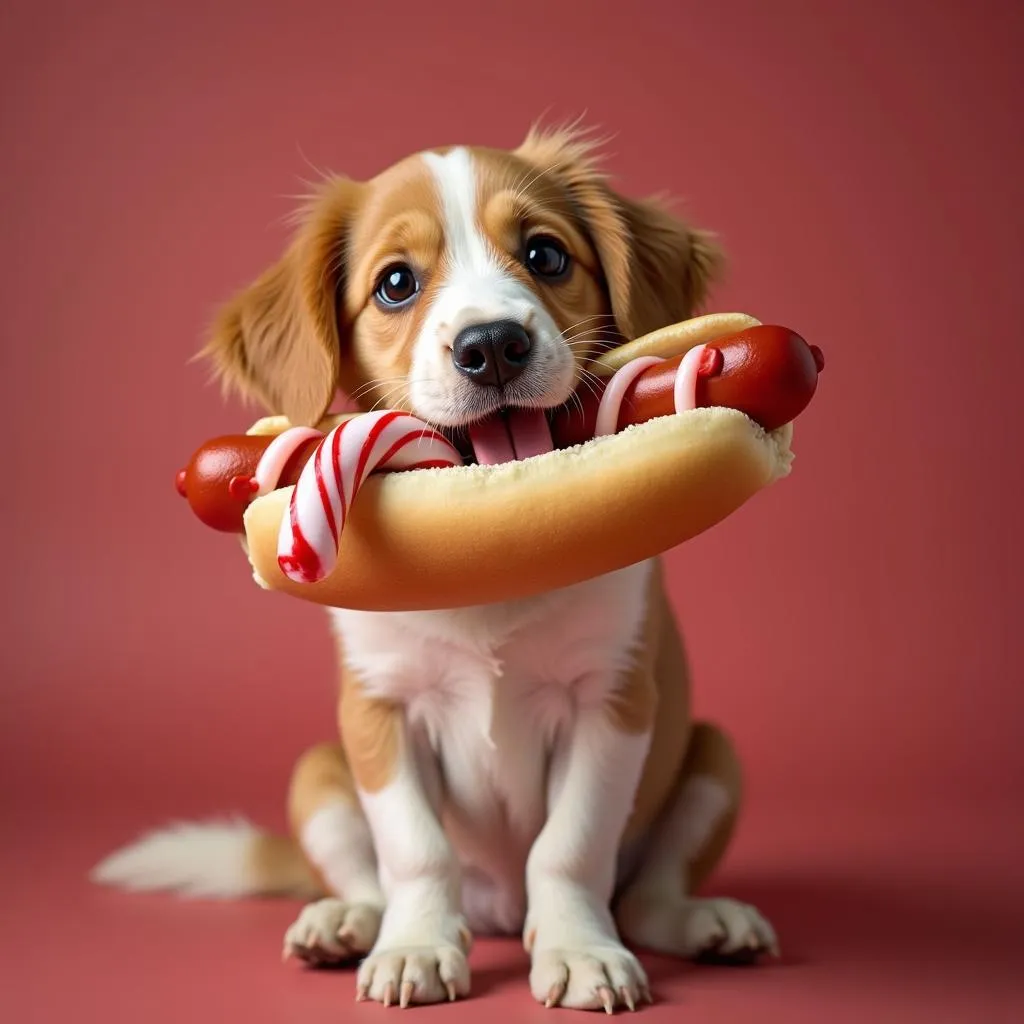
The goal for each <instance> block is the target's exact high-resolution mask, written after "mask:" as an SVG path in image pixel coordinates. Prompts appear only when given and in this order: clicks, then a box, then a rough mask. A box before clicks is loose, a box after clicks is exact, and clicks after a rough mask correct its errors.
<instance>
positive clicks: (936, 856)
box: [0, 0, 1024, 1024]
mask: <svg viewBox="0 0 1024 1024" xmlns="http://www.w3.org/2000/svg"><path fill="white" fill-rule="evenodd" d="M1022 10H1024V8H1022V7H1021V5H1020V4H1014V3H1010V2H1006V3H998V2H988V3H978V2H972V3H968V2H958V3H954V2H947V3H941V4H935V3H926V2H897V3H859V4H847V3H838V2H831V3H829V2H824V0H822V2H818V3H813V2H806V3H795V2H789V0H786V2H775V3H772V4H765V3H755V2H753V0H751V2H746V3H743V2H735V0H727V2H720V3H714V4H710V3H703V4H698V3H680V2H675V3H672V2H664V3H655V2H642V0H632V2H630V3H628V4H605V3H596V2H591V3H582V2H561V3H545V4H542V5H538V4H531V3H519V4H515V5H512V4H501V5H498V4H495V5H493V7H491V8H490V9H487V5H485V4H481V3H470V2H467V0H437V2H434V3H429V4H427V3H413V4H407V3H400V2H397V0H396V2H393V3H388V4H378V3H370V2H367V3H363V4H355V3H343V2H338V0H333V2H324V3H294V4H284V3H279V4H273V3H249V4H243V3H226V2H221V3H212V2H208V3H202V4H200V3H178V4H170V3H162V4H157V3H151V4H138V3H127V2H122V3H117V2H112V0H103V2H98V0H97V2H93V3H89V4H77V3H70V2H67V3H42V2H40V3H37V4H28V3H24V2H23V3H20V4H15V5H13V6H12V5H7V7H6V9H5V12H4V13H3V14H2V15H0V54H2V58H3V59H2V63H0V68H2V70H0V91H2V96H3V100H2V140H3V161H2V170H0V186H2V192H3V203H4V214H3V229H2V240H3V256H2V270H3V273H2V277H0V288H2V309H3V338H2V347H0V358H2V365H0V380H2V386H3V389H4V395H3V400H2V402H0V409H2V416H3V423H2V429H3V436H4V437H6V438H7V439H8V450H7V455H6V467H7V489H6V500H5V501H4V503H3V507H2V513H0V515H2V527H3V534H4V536H5V537H6V538H7V569H6V572H5V574H4V578H5V591H6V593H5V599H4V615H3V628H4V633H5V636H4V640H3V647H2V650H3V660H2V673H3V679H4V691H3V699H2V705H0V716H2V717H0V729H2V735H0V760H2V764H0V768H2V772H3V774H2V778H3V780H4V787H3V808H2V810H3V821H4V825H3V836H4V838H3V847H2V850H0V868H2V869H3V873H2V875H0V885H2V886H3V887H4V891H3V897H2V899H3V902H2V903H0V942H2V943H3V949H2V956H0V980H3V981H4V984H3V989H4V990H5V992H6V994H7V998H8V999H11V998H12V993H13V999H14V1005H15V1007H16V1008H17V1009H18V1011H19V1012H18V1013H16V1014H15V1016H16V1017H17V1019H18V1020H20V1021H26V1020H40V1021H49V1020H54V1019H57V1015H58V1013H60V1012H67V1011H71V1010H73V1011H74V1013H75V1015H76V1017H77V1019H79V1020H81V1019H104V1020H121V1019H125V1020H128V1019H139V1018H138V1016H137V1015H141V1014H145V1015H146V1019H148V1020H149V1021H161V1020H179V1019H182V1018H183V1017H185V1016H192V1017H195V1018H196V1019H201V1020H203V1019H209V1020H221V1019H243V1018H245V1019H247V1020H249V1021H251V1022H254V1021H263V1020H289V1021H290V1020H298V1019H302V1020H304V1021H305V1022H306V1024H309V1022H311V1021H315V1020H321V1019H322V1020H331V1021H334V1020H337V1019H339V1018H340V1017H342V1016H343V1014H344V1013H345V1012H351V1013H352V1015H353V1018H357V1017H358V1018H359V1019H362V1018H363V1017H364V1016H365V1018H366V1019H370V1016H371V1015H372V1014H374V1013H377V1012H378V1011H377V1009H376V1008H360V1010H359V1012H358V1013H356V1012H355V1008H352V1010H351V1011H349V1010H348V1008H349V1004H350V1000H351V996H352V991H353V986H352V980H351V977H349V976H348V975H343V976H340V977H339V976H337V975H317V976H312V977H311V976H308V975H303V973H302V972H299V971H297V970H294V969H290V968H284V967H278V966H275V957H276V955H277V951H278V948H279V945H278V943H279V939H280V933H281V932H282V931H283V928H284V926H285V925H286V924H287V923H288V920H289V919H290V917H291V915H292V913H293V907H291V906H289V905H287V904H283V903H253V904H242V905H239V906H233V907H231V906H203V905H184V906H182V905H180V904H177V903H175V902H173V901H171V900H168V899H165V898H163V897H154V898H141V897H138V898H130V897H124V896H121V895H118V894H113V893H109V892H105V891H99V890H94V889H92V888H90V887H89V886H87V885H85V884H84V883H83V882H82V878H83V876H84V873H85V871H86V870H87V869H88V867H89V866H90V865H91V864H92V863H93V862H94V861H95V860H96V859H97V858H98V857H99V856H101V855H102V854H103V853H105V852H107V851H108V850H109V849H111V848H112V847H113V846H114V845H115V844H118V843H121V842H123V841H124V840H125V839H126V838H128V837H130V836H131V835H132V834H133V833H135V832H136V831H138V830H140V829H142V828H144V827H147V826H150V825H153V824H156V823H159V822H161V821H163V820H165V819H166V818H167V817H169V816H173V817H194V816H198V815H202V814H207V813H212V812H217V811H225V810H236V809H237V810H242V811H245V812H247V813H250V814H252V815H253V816H254V817H256V818H257V819H258V820H260V821H263V822H266V823H268V824H271V825H279V824H280V823H281V819H282V811H281V804H282V800H283V791H284V786H285V784H286V780H287V774H288V771H289V768H290V765H291V763H292V761H293V759H294V758H295V756H296V755H297V753H298V752H299V751H300V750H301V749H302V748H303V747H304V746H306V745H307V744H308V743H309V742H311V741H312V740H315V739H318V738H321V737H324V736H329V735H330V734H331V732H332V728H333V725H332V723H333V708H332V694H333V686H334V682H333V678H332V666H331V651H330V645H329V642H328V637H327V633H326V631H325V629H324V624H323V621H322V617H321V615H320V613H319V612H318V611H317V610H316V609H315V608H314V607H312V606H306V605H303V604H301V603H298V602H289V601H287V600H286V599H284V598H279V597H274V596H269V595H266V594H264V593H262V592H261V591H259V590H258V589H257V588H256V587H255V586H254V585H253V584H252V583H251V581H250V579H249V575H248V571H247V566H246V564H245V562H244V560H243V558H242V557H241V555H240V554H239V552H238V550H237V549H236V547H235V545H234V543H233V542H231V541H230V540H226V539H225V538H223V537H219V536H217V535H215V534H213V533H210V532H209V531H206V530H205V529H203V528H202V527H201V526H200V525H199V524H198V523H197V522H196V521H195V520H193V519H192V518H191V516H190V515H189V514H188V512H187V510H186V508H185V507H184V505H183V503H181V502H180V500H179V499H178V498H177V497H176V496H175V494H174V492H173V490H172V478H173V475H174V471H175V470H176V469H177V468H178V466H179V465H180V464H181V463H182V462H183V460H184V459H185V458H186V457H187V456H188V454H189V453H191V451H192V450H193V448H194V447H195V446H196V444H197V443H199V442H201V441H202V440H203V439H204V438H206V437H208V436H210V435H213V434H216V433H221V432H226V431H232V430H236V429H239V428H241V427H243V426H244V425H246V424H247V423H248V422H249V421H250V420H251V419H252V418H254V416H255V412H253V411H251V410H243V409H241V408H239V407H237V406H236V407H227V406H225V405H223V404H222V403H221V401H220V398H219V395H218V392H217V390H216V389H215V388H213V387H210V386H207V384H206V370H205V368H203V367H200V366H197V365H195V364H192V365H190V364H189V363H188V360H189V357H190V356H191V355H192V353H193V352H194V351H195V349H196V348H197V346H198V344H199V342H200V337H201V332H202V329H203V327H204V325H205V323H206V322H207V320H208V318H209V317H210V315H211V314H212V312H213V311H214V309H215V308H216V306H217V304H218V303H219V302H220V301H221V300H223V299H224V298H225V297H226V296H227V295H228V294H229V293H230V292H231V291H232V290H233V289H234V288H235V287H236V286H238V285H240V284H243V283H245V282H247V281H248V280H250V279H251V278H252V277H254V276H255V275H256V274H257V273H258V272H259V271H260V270H261V269H262V268H263V267H264V266H265V265H266V264H268V263H269V262H270V261H271V260H272V259H274V258H275V257H276V255H277V254H278V253H279V251H280V250H281V248H282V246H283V244H284V241H285V237H286V230H285V226H284V223H283V221H284V218H285V217H286V215H287V214H288V213H289V212H290V210H291V209H292V202H291V200H290V199H289V198H288V197H289V196H291V195H295V194H297V193H299V192H300V191H302V183H301V181H300V179H302V178H307V179H308V178H310V177H312V176H314V174H315V172H314V170H313V167H316V168H329V169H332V170H337V171H343V172H346V173H348V174H351V175H354V176H368V175H370V174H372V173H374V172H375V171H377V170H379V169H381V168H382V167H383V166H385V165H386V164H388V163H390V162H391V161H393V160H395V159H397V158H399V157H401V156H403V155H405V154H407V153H408V152H411V151H413V150H416V149H419V148H422V147H426V146H432V145H438V144H444V143H451V142H475V143H481V144H491V145H497V146H513V145H515V144H516V143H517V142H518V141H519V140H520V138H521V136H522V135H523V133H524V132H525V130H526V128H527V126H528V124H529V123H530V121H531V120H532V119H534V118H535V117H536V116H538V115H539V114H541V113H545V112H547V113H548V115H549V116H550V117H552V118H562V117H566V116H574V115H576V114H579V113H581V112H585V113H586V115H587V120H588V121H589V122H591V123H594V124H597V125H599V126H601V127H602V128H604V129H607V130H609V131H612V132H614V133H615V135H616V137H615V140H614V142H613V143H612V145H611V147H610V167H611V169H612V170H613V171H614V172H615V173H616V175H617V176H618V177H619V179H620V183H621V187H622V188H623V189H624V190H625V191H627V192H629V193H631V194H644V193H649V192H657V191H661V190H668V191H670V192H672V193H674V194H676V195H677V196H679V197H680V198H681V199H683V200H684V201H685V202H686V204H687V208H688V210H689V212H690V214H691V216H692V217H693V219H694V220H695V221H696V222H698V223H699V224H701V225H702V226H705V227H710V228H713V229H715V230H717V231H719V232H720V233H721V235H722V238H723V241H724V244H725V246H726V248H727V250H728V252H729V255H730V257H731V260H732V270H731V274H730V277H729V279H728V281H727V282H726V283H725V285H724V286H723V287H721V288H720V289H719V290H718V292H717V293H716V294H715V296H714V297H713V300H712V304H711V308H714V309H743V310H747V311H750V312H752V313H754V314H755V315H757V316H758V317H759V318H761V319H762V320H766V321H775V322H781V323H784V324H786V325H789V326H791V327H793V328H795V329H796V330H798V331H800V332H801V333H802V334H804V336H805V337H807V338H808V340H810V341H813V342H816V343H817V344H819V345H821V346H822V348H823V349H824V351H825V354H826V357H827V360H828V366H827V369H826V373H825V375H824V376H823V378H822V382H821V387H820V390H819V394H818V398H817V399H816V401H815V403H814V405H813V406H812V407H811V409H810V410H809V411H808V412H807V414H806V415H805V416H804V417H803V419H802V421H801V423H800V424H799V426H798V429H797V432H796V441H795V448H796V451H797V462H796V465H795V469H794V474H793V476H792V477H791V478H790V479H789V480H787V481H786V482H784V483H782V484H780V485H779V486H777V487H775V488H773V489H771V490H770V491H768V492H766V493H764V494H762V495H760V496H759V497H757V498H756V499H755V500H754V501H752V502H751V503H750V504H749V505H748V506H747V507H745V508H744V509H742V510H741V511H740V512H739V513H737V514H736V515H735V516H734V517H732V518H731V519H730V520H728V521H727V522H726V523H724V524H723V525H721V526H720V527H718V528H717V529H715V530H714V531H712V532H710V533H709V534H707V535H705V536H703V537H701V538H699V539H697V540H696V541H694V542H692V543H690V544H688V545H686V546H685V547H684V548H683V549H681V550H678V551H676V552H673V553H672V554H671V555H670V557H669V559H668V562H669V565H670V569H671V583H672V593H673V597H674V599H675V602H676V605H677V607H678V609H679V611H680V614H681V615H682V617H683V622H684V625H685V628H686V631H687V635H688V639H689V644H690V648H691V651H692V655H693V659H694V662H695V665H696V670H697V674H698V680H699V683H698V691H697V706H698V711H699V712H700V713H701V714H706V715H712V716H714V717H715V718H717V719H719V720H720V721H722V722H723V723H725V724H726V725H727V726H728V727H729V728H730V729H731V731H732V732H733V733H734V735H735V736H736V738H737V740H738V742H739V744H740V746H741V748H742V753H743V756H744V759H745V762H746V765H747V771H748V776H749V788H750V809H749V815H748V817H747V819H746V821H745V824H744V826H743V828H742V829H741V831H740V834H739V836H738V839H737V843H736V846H735V848H734V849H733V851H732V853H731V855H730V859H729V861H728V862H727V864H726V865H725V866H724V868H723V871H722V873H721V875H720V877H719V878H718V879H716V887H717V888H721V889H726V890H729V891H731V892H735V891H739V892H740V893H741V894H745V895H746V896H747V897H748V898H752V899H756V900H757V901H758V902H759V903H760V904H761V905H762V908H763V909H764V910H765V911H766V912H767V913H768V914H769V915H771V916H773V917H774V919H775V920H776V923H778V924H779V926H780V928H781V930H782V938H783V947H784V950H786V951H787V959H786V961H785V963H784V964H783V965H782V966H781V967H775V968H767V967H766V968H765V969H764V970H761V971H756V972H743V971H741V972H731V973H729V972H727V973H723V972H721V971H717V972H715V971H706V970H684V971H683V972H682V973H681V974H680V971H679V968H678V967H677V966H675V965H672V964H665V963H663V964H661V965H660V966H658V962H657V961H656V960H654V959H652V960H650V961H649V962H650V963H651V964H652V971H654V973H655V977H656V987H657V988H659V990H660V994H661V997H662V1002H663V1007H662V1010H660V1011H659V1010H655V1011H652V1012H651V1014H650V1015H651V1016H654V1015H656V1014H657V1013H658V1012H662V1013H665V1014H666V1016H665V1019H668V1016H667V1014H669V1013H671V1014H672V1015H675V1014H677V1013H678V1012H679V1011H680V1008H683V1009H685V1010H686V1011H687V1012H689V1013H692V1014H699V1015H700V1016H699V1017H694V1019H700V1020H702V1021H717V1020H720V1019H721V1020H726V1019H737V1017H736V1015H737V1014H743V1015H746V1016H748V1017H749V1016H750V1015H753V1014H756V1015H757V1016H758V1018H759V1019H764V1018H765V1017H767V1018H770V1019H776V1016H775V1015H776V1014H778V1019H787V1020H791V1021H796V1020H802V1019H809V1020H821V1019H828V1020H829V1021H844V1020H847V1019H849V1020H857V1021H860V1020H864V1019H868V1018H867V1017H865V1014H870V1019H872V1020H878V1021H888V1020H891V1021H907V1020H912V1019H918V1017H924V1016H926V1015H929V1014H930V1019H932V1020H940V1019H941V1020H964V1019H966V1017H965V1016H964V1014H966V1013H968V1012H970V1014H971V1019H977V1020H979V1021H997V1020H999V1021H1001V1020H1004V1019H1006V1020H1009V1019H1011V1013H1012V1011H1011V1009H1010V1007H1011V1003H1012V1001H1014V1000H1018V1001H1019V1000H1020V995H1021V990H1020V987H1019V984H1018V983H1015V982H1013V981H1012V980H1011V968H1012V970H1013V972H1019V959H1017V957H1016V954H1015V953H1014V952H1013V951H1014V950H1016V951H1018V952H1019V951H1020V950H1021V948H1022V947H1021V938H1020V936H1021V934H1022V932H1024V928H1022V925H1024V906H1022V899H1021V894H1022V890H1024V884H1022V883H1024V879H1022V867H1021V864H1022V861H1021V858H1022V855H1024V841H1022V840H1024V829H1022V817H1021V800H1022V796H1024V785H1022V784H1024V736H1022V723H1024V696H1022V683H1024V670H1022V668H1021V665H1022V660H1024V657H1022V656H1024V644H1022V640H1021V632H1022V631H1021V626H1020V614H1021V609H1022V600H1021V598H1022V588H1021V580H1022V577H1024V545H1022V543H1021V540H1020V529H1019V527H1018V526H1017V525H1016V524H1017V523H1018V521H1019V515H1020V497H1021V462H1022V459H1021V438H1022V431H1021V427H1020V409H1021V405H1020V399H1019V395H1020V381H1021V379H1022V375H1024V339H1022V338H1021V337H1020V336H1019V335H1020V331H1019V327H1020V323H1021V320H1022V314H1024V304H1022V299H1021V295H1022V284H1021V280H1022V271H1024V259H1022V257H1024V244H1022V238H1024V213H1022V211H1024V132H1022V131H1021V124H1022V120H1021V117H1022V114H1021V111H1022V100H1024V89H1022V73H1021V53H1022V52H1024V15H1022V13H1021V12H1022ZM12 440H13V445H12V443H11V442H12ZM477 967H478V978H479V983H478V986H477V995H478V996H479V998H478V999H476V1000H474V1001H472V1002H471V1003H468V1004H466V1005H465V1006H462V1007H459V1008H457V1009H455V1010H449V1009H444V1010H434V1011H424V1012H425V1013H426V1014H427V1015H429V1014H431V1013H434V1014H435V1015H436V1014H440V1013H447V1014H449V1015H450V1014H457V1013H463V1014H466V1013H469V1014H477V1013H493V1012H499V1011H502V1012H507V1013H508V1014H509V1015H510V1017H509V1019H517V1020H519V1019H533V1016H534V1015H538V1014H539V1013H540V1012H541V1011H540V1010H535V1008H534V1007H533V1005H532V1004H531V1003H530V1001H529V997H528V994H527V991H526V986H525V974H524V971H525V966H524V962H523V961H522V957H521V953H520V952H519V951H518V950H517V949H516V948H515V946H514V944H512V945H509V944H486V943H485V944H484V945H483V946H482V947H481V951H480V954H479V958H478V960H477ZM485 1000H490V1001H492V1002H493V1006H490V1005H489V1003H488V1002H486V1001H485ZM1017 1009H1018V1010H1020V1004H1019V1002H1018V1007H1017ZM822 1013H825V1014H827V1016H826V1017H822V1016H821V1014H822ZM847 1014H848V1015H849V1016H846V1015H847ZM1004 1014H1005V1016H1004ZM12 1019H13V1018H12ZM465 1019H467V1020H468V1019H470V1018H469V1017H466V1018H465ZM544 1019H548V1018H546V1017H545V1018H544ZM1018 1019H1019V1018H1018Z"/></svg>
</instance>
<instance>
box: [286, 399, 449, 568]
mask: <svg viewBox="0 0 1024 1024" xmlns="http://www.w3.org/2000/svg"><path fill="white" fill-rule="evenodd" d="M461 465H462V456H461V455H460V454H459V452H458V451H457V450H456V449H455V448H454V447H453V446H452V445H451V444H450V443H449V442H448V441H447V440H446V439H445V438H444V437H442V436H441V435H440V434H439V433H437V431H435V430H434V429H433V428H432V427H429V426H428V425H427V424H426V423H424V422H423V421H422V420H420V419H417V418H416V417H415V416H413V415H411V414H410V413H406V412H396V411H394V410H391V411H383V412H370V413H365V414H363V415H360V416H354V417H353V418H352V419H350V420H345V421H344V422H343V423H341V424H339V425H338V426H337V427H335V428H334V429H333V430H332V431H331V432H330V433H329V434H327V435H326V436H325V437H324V439H323V441H321V442H320V445H319V447H318V448H317V449H316V451H315V452H314V453H313V456H312V458H310V460H309V461H308V462H307V463H306V465H305V466H304V467H303V469H302V473H301V474H300V476H299V480H298V483H297V484H296V485H295V490H294V491H293V492H292V498H291V502H290V504H289V507H288V515H287V516H285V517H284V519H283V520H282V522H281V532H280V534H279V535H278V542H277V563H278V565H279V566H280V567H281V571H282V572H283V573H284V574H285V575H286V576H287V577H288V578H289V579H291V580H295V581H296V582H297V583H315V582H317V581H318V580H322V579H324V577H326V576H328V575H329V574H330V572H331V570H332V569H333V568H334V565H335V563H336V562H337V559H338V546H339V544H340V542H341V532H342V530H343V529H344V528H345V519H346V518H347V516H348V511H349V509H350V508H351V507H352V501H353V499H354V498H355V496H356V494H357V492H358V491H359V488H360V487H361V486H362V485H363V483H364V482H365V480H366V478H367V477H368V476H369V475H370V474H371V473H373V472H376V471H377V470H384V469H391V470H403V469H431V468H439V467H445V466H461Z"/></svg>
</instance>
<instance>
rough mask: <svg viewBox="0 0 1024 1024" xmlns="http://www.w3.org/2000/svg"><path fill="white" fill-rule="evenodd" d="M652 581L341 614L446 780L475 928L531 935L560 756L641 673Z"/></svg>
mask: <svg viewBox="0 0 1024 1024" xmlns="http://www.w3.org/2000/svg"><path fill="white" fill-rule="evenodd" d="M649 572H650V564H649V563H643V564H640V565H637V566H632V567H630V568H628V569H624V570H622V571H620V572H617V573H613V574H611V575H608V576H604V577H601V578H599V579H596V580H591V581H589V582H586V583H583V584H579V585H577V586H574V587H570V588H567V589H565V590H561V591H557V592H554V593H551V594H545V595H542V596H540V597H537V598H531V599H529V600H525V601H520V602H515V603H510V604H502V605H489V606H483V607H475V608H466V609H457V610H451V611H438V612H390V613H379V612H357V611H348V610H335V611H332V612H331V616H332V620H333V624H334V627H335V629H336V630H337V631H338V633H339V634H340V636H341V639H342V640H343V644H344V650H345V655H346V660H347V661H348V663H349V665H350V666H351V668H352V669H353V670H354V671H355V672H357V673H358V675H359V677H360V678H361V679H362V681H363V685H364V686H365V687H366V688H367V690H368V691H369V692H370V693H371V694H374V695H378V696H382V697H387V698H389V699H391V700H397V701H400V702H401V703H403V704H404V705H405V707H406V714H407V721H408V722H409V725H410V727H411V729H412V730H413V731H414V733H415V734H417V735H418V736H419V737H420V738H421V743H422V745H423V747H424V751H423V752H424V753H426V754H428V756H431V758H432V761H433V764H434V765H435V766H436V768H437V769H438V771H439V778H440V781H441V789H442V796H441V804H442V815H443V821H444V825H445V830H446V832H447V834H448V836H449V839H450V840H451V842H452V844H453V845H454V847H455V849H456V851H457V852H458V855H459V859H460V862H461V863H462V866H463V903H464V911H465V913H466V915H467V918H468V919H469V923H470V927H471V928H480V929H484V928H486V929H489V930H499V931H509V932H515V931H517V930H518V929H519V928H521V926H522V916H523V910H524V902H525V901H524V896H523V885H524V867H525V863H526V857H527V854H528V853H529V848H530V845H531V844H532V842H533V840H534V839H535V838H536V836H537V834H538V832H539V831H540V829H541V827H542V825H543V823H544V820H545V815H546V811H547V794H548V774H547V769H548V762H549V757H550V753H551V750H552V747H553V744H554V743H555V741H556V738H557V737H558V735H559V734H560V731H561V730H564V729H565V728H566V727H567V726H568V725H569V724H570V723H571V721H572V717H573V714H574V710H575V708H577V707H579V706H580V705H581V704H586V703H589V702H596V701H600V700H602V699H603V698H604V696H605V695H606V694H607V692H608V691H609V690H610V689H611V688H612V687H614V686H615V685H616V684H617V681H618V679H619V678H620V676H621V670H622V669H624V668H626V667H627V666H628V665H629V664H630V663H631V661H632V659H633V657H634V653H635V648H634V642H635V639H636V637H637V635H638V632H639V628H640V625H641V623H642V621H643V615H644V610H645V608H644V603H645V595H646V588H647V582H648V577H649Z"/></svg>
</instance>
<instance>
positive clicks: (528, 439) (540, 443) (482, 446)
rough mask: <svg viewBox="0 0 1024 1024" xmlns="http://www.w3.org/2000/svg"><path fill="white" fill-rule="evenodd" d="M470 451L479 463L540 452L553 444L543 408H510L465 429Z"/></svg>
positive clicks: (549, 449)
mask: <svg viewBox="0 0 1024 1024" xmlns="http://www.w3.org/2000/svg"><path fill="white" fill-rule="evenodd" d="M469 439H470V441H472V442H473V453H474V454H475V455H476V461H477V462H479V463H480V465H481V466H494V465H497V464H498V463H499V462H512V461H514V460H515V459H528V458H530V457H531V456H533V455H544V454H545V453H546V452H549V451H551V449H552V448H553V447H554V446H553V445H552V443H551V429H550V428H549V427H548V421H547V417H546V416H545V415H544V410H543V409H510V410H509V411H508V413H507V414H506V415H504V416H502V415H500V414H499V413H495V414H494V415H493V416H488V417H487V419H485V420H481V421H480V422H479V423H474V424H473V425H472V426H471V427H470V428H469Z"/></svg>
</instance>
